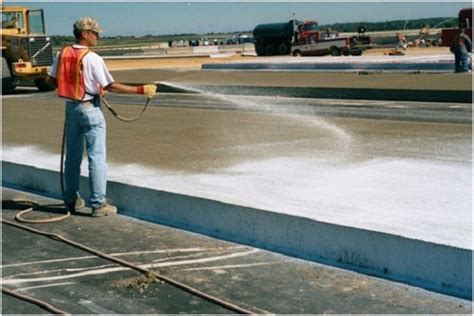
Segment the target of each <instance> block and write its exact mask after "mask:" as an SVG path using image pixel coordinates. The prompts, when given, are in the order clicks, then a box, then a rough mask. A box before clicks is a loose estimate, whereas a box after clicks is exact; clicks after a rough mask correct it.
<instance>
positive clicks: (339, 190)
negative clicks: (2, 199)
mask: <svg viewBox="0 0 474 316" xmlns="http://www.w3.org/2000/svg"><path fill="white" fill-rule="evenodd" d="M276 99H277V98H273V99H265V101H264V102H262V99H259V98H256V99H253V100H251V99H248V98H247V99H243V101H242V100H239V99H238V98H237V99H235V98H232V99H229V98H228V97H222V98H217V99H216V98H215V95H214V96H209V97H208V98H196V99H194V98H188V99H182V100H177V101H176V102H177V103H180V102H181V103H182V106H181V107H177V108H169V107H168V108H167V107H166V106H167V105H168V104H169V101H168V100H167V99H166V98H164V99H159V101H158V102H157V104H156V105H162V106H165V107H162V108H159V107H156V108H152V109H151V110H150V112H148V113H147V117H146V118H144V120H143V121H142V124H139V125H127V128H125V129H124V128H123V125H120V123H117V122H115V121H109V122H108V123H109V135H114V136H113V137H110V136H109V157H110V161H111V162H112V164H111V172H110V173H111V178H112V179H113V180H115V181H117V183H119V182H122V183H130V184H132V185H135V186H141V187H143V186H146V187H147V188H150V189H152V191H154V190H162V191H164V192H165V193H166V192H168V193H169V192H175V193H178V194H180V195H185V196H195V197H201V198H204V199H208V200H211V201H214V202H216V201H219V202H223V203H225V204H230V205H234V206H242V208H244V209H246V208H250V209H258V210H267V211H271V212H273V214H275V213H277V214H283V215H284V214H291V215H293V216H295V215H296V216H297V218H296V219H295V222H292V223H294V224H295V226H294V227H293V226H290V225H286V223H288V222H289V221H285V220H279V221H277V222H278V223H279V224H280V225H281V226H278V229H279V228H280V227H281V228H285V229H286V230H281V231H279V233H280V234H281V235H279V236H280V237H281V239H279V240H278V242H280V241H283V242H286V243H287V244H286V246H288V242H295V243H298V242H299V240H298V238H296V237H297V236H296V235H285V234H286V232H287V231H288V229H289V230H292V229H293V228H295V232H294V233H303V231H301V229H300V231H298V228H297V227H300V226H298V224H300V223H301V222H300V220H303V221H305V220H306V219H309V222H310V223H312V224H311V225H313V224H314V223H316V222H317V223H320V222H319V221H322V222H326V223H330V224H332V226H331V225H330V226H331V227H333V226H334V227H335V226H338V225H343V226H346V227H355V228H358V229H359V230H368V231H370V232H373V231H376V232H380V233H382V235H384V234H389V235H391V236H396V237H397V238H395V240H397V241H398V240H407V239H408V240H416V241H421V242H422V244H425V245H429V247H428V248H426V249H429V250H428V252H427V253H429V254H432V251H431V250H432V249H449V251H451V250H452V251H454V252H457V253H462V254H463V255H462V256H463V258H464V259H462V260H458V257H456V256H451V257H450V256H447V258H448V257H449V258H448V259H449V260H452V261H451V263H450V264H449V265H448V266H449V267H450V268H449V269H450V271H451V272H449V273H447V272H446V271H447V270H444V269H445V268H446V265H443V264H440V262H438V261H436V260H433V257H430V256H429V255H426V256H422V257H419V258H417V260H418V259H419V260H425V261H423V263H420V262H418V263H415V261H416V260H415V261H413V260H412V259H411V257H410V259H407V262H408V266H410V265H414V266H417V267H418V268H419V270H424V271H422V272H427V273H428V274H429V275H438V276H441V277H443V278H444V277H448V278H450V281H449V282H452V281H453V280H458V279H462V282H463V284H464V285H463V286H464V289H466V288H465V286H466V285H467V284H468V283H469V284H471V282H470V280H471V279H472V274H471V273H470V267H471V263H472V243H471V235H472V218H471V208H472V207H471V200H470V196H471V191H470V188H471V184H472V180H471V176H470V175H471V170H470V166H471V160H472V159H471V148H472V146H471V140H472V136H471V126H470V122H464V123H463V124H450V123H448V122H450V121H449V119H446V118H445V117H446V115H447V114H449V113H451V112H452V111H456V109H454V108H452V107H451V106H444V105H443V106H437V105H432V106H431V109H432V110H439V113H440V114H439V116H438V119H441V120H443V117H444V119H445V121H442V122H443V123H439V121H437V122H436V123H435V122H433V121H430V119H427V120H424V121H423V123H420V122H419V121H418V120H417V119H415V120H414V121H411V122H407V121H403V119H402V121H400V117H398V118H396V119H392V118H393V116H392V114H390V113H394V112H397V111H394V112H389V114H386V115H385V116H383V120H380V118H379V119H378V120H373V119H350V118H342V119H341V118H320V117H317V116H312V115H311V114H310V113H311V112H308V113H306V114H304V115H303V116H301V115H294V114H295V113H294V112H292V111H287V110H288V109H291V108H294V107H297V105H298V102H297V100H296V99H288V100H287V101H288V102H289V104H288V106H287V107H284V109H285V111H282V112H277V113H274V112H272V108H273V107H274V105H275V102H276V101H275V100H276ZM120 100H121V101H120ZM120 100H117V101H120V102H121V103H122V104H123V105H122V106H119V109H121V110H124V111H133V110H134V109H136V108H133V107H129V106H127V105H137V104H139V103H140V102H139V101H138V99H134V98H123V99H120ZM267 102H268V103H267ZM25 103H26V102H17V101H16V100H8V102H6V101H5V100H4V108H3V110H4V112H3V113H4V119H5V122H4V142H7V143H8V144H12V145H14V146H15V147H16V146H17V145H18V144H25V145H33V146H38V147H30V148H6V150H5V147H4V158H6V157H7V154H6V153H7V152H8V154H11V156H9V157H10V158H8V160H10V161H14V162H22V160H21V159H24V160H23V162H26V163H28V162H31V161H33V160H34V161H35V164H36V165H37V166H39V167H41V168H43V167H44V166H48V167H47V168H48V169H49V166H54V167H52V168H51V170H57V167H56V165H57V161H58V160H59V159H58V157H57V156H51V153H54V152H56V153H57V142H56V141H55V140H58V139H60V135H59V134H60V130H61V124H62V115H63V113H62V111H61V109H62V108H61V106H62V105H61V104H60V101H57V100H54V99H53V98H51V97H48V95H44V98H43V99H41V97H35V99H34V100H31V99H30V100H28V103H27V104H25ZM229 104H230V105H231V106H229ZM213 106H214V108H213ZM391 106H394V107H398V109H400V111H403V112H405V111H412V110H414V109H413V108H412V107H411V105H410V104H385V105H384V106H383V107H381V109H380V110H376V112H378V113H383V112H384V111H385V110H386V108H387V107H391ZM194 107H196V108H194ZM316 107H317V108H321V107H320V106H319V107H318V105H317V104H316ZM332 108H336V109H337V108H339V109H341V108H342V106H338V105H337V104H335V105H334V106H332ZM407 108H408V110H407ZM469 108H470V107H469ZM265 109H268V111H266V110H265ZM359 109H360V107H354V108H352V109H350V110H348V112H347V116H352V115H354V113H359ZM414 111H415V112H416V110H414ZM470 111H471V110H470V109H469V110H468V111H465V112H463V113H464V114H466V115H469V117H470V116H471V113H472V112H470ZM370 112H372V111H370ZM25 113H27V114H25ZM35 113H36V114H35ZM297 113H298V112H297ZM275 114H276V115H275ZM38 115H39V116H40V117H43V116H44V115H48V118H49V119H48V121H47V122H43V121H41V120H38V119H37V118H38ZM7 122H10V124H8V123H7ZM11 122H15V124H12V123H11ZM148 141H151V142H152V143H153V146H144V143H147V142H148ZM38 148H40V150H38ZM42 150H45V151H46V153H45V155H44V156H43V155H42V154H41V151H42ZM31 157H35V158H34V159H32V158H31ZM37 163H38V164H37ZM453 175H454V176H453ZM26 179H27V178H26ZM51 179H52V180H51V181H50V182H51V183H46V184H44V183H43V184H41V186H40V187H39V188H44V187H46V188H50V187H52V186H53V184H55V183H56V180H54V179H57V175H53V176H51ZM152 191H145V192H146V193H148V192H152ZM52 192H56V194H57V192H58V191H57V188H53V190H52ZM117 192H120V193H118V194H117V197H118V198H119V199H120V198H123V197H124V196H128V195H126V194H125V193H124V192H123V191H117ZM134 192H135V191H134ZM114 198H115V197H114ZM198 200H199V199H197V200H191V201H198ZM186 201H189V200H186ZM155 202H156V204H153V203H155ZM123 203H124V204H123V205H126V204H125V203H126V201H123ZM134 203H135V201H134ZM150 203H151V204H150V205H148V206H146V207H143V208H142V209H149V210H150V211H151V213H150V214H151V215H149V218H153V217H154V218H155V219H156V218H159V219H160V220H161V221H166V220H168V221H169V222H170V223H174V225H177V226H178V225H181V227H185V225H186V223H189V222H190V217H189V216H193V220H198V224H196V225H194V226H193V225H191V228H193V229H201V231H202V232H206V233H213V234H220V237H223V238H229V236H231V235H232V234H234V233H235V234H234V237H235V236H237V237H235V238H239V237H241V238H242V236H246V237H245V238H246V242H249V243H250V242H255V240H258V242H259V243H260V244H265V243H266V242H267V240H266V239H265V238H268V239H270V241H272V238H273V237H274V236H275V235H272V234H275V233H278V229H277V228H275V227H273V228H272V227H268V229H267V227H266V229H267V230H261V229H259V224H258V223H253V225H251V226H249V223H248V222H247V223H242V225H241V226H242V227H237V228H238V229H240V231H237V232H235V231H232V233H229V232H226V231H216V230H215V229H212V226H213V225H214V226H217V225H222V227H225V228H226V229H229V228H231V229H235V228H236V227H229V226H232V224H231V223H229V222H228V219H229V217H227V219H226V218H225V217H218V220H217V221H216V222H213V223H211V224H210V223H202V221H204V219H206V217H205V216H204V217H202V216H201V214H203V213H199V212H197V213H196V214H197V215H196V214H194V212H191V213H189V214H186V212H184V209H183V212H182V213H179V214H174V213H173V212H172V211H171V209H172V208H169V209H167V210H166V211H165V212H164V213H166V216H168V215H170V216H175V215H176V216H177V217H171V218H172V219H170V218H169V217H168V218H166V217H164V216H161V215H163V214H164V213H161V212H162V211H163V210H164V209H161V210H159V211H158V213H157V214H156V213H153V212H154V210H155V207H156V205H160V204H161V201H160V200H159V198H158V199H157V200H153V201H151V200H150ZM186 203H187V202H186ZM217 204H218V203H217ZM185 205H186V204H185ZM218 205H219V204H218ZM169 206H170V205H165V206H164V208H165V209H166V208H168V207H169ZM187 206H188V207H189V204H187ZM203 209H205V208H204V207H203ZM212 209H213V210H215V213H216V214H219V212H218V208H212ZM168 210H169V212H168ZM351 210H356V211H355V212H351ZM362 214H364V215H362ZM379 214H382V215H383V216H381V217H377V216H378V215H379ZM433 214H435V216H433ZM220 215H221V216H222V214H220ZM160 216H161V217H160ZM199 216H201V218H199ZM313 216H314V217H313ZM388 216H390V217H388ZM237 217H238V216H237ZM283 217H284V216H283ZM275 218H282V217H275ZM284 218H285V219H287V218H286V217H284ZM387 218H390V220H387ZM243 219H245V217H243V218H240V220H243ZM272 223H274V222H273V221H272ZM413 223H423V225H420V224H417V225H413ZM446 223H449V224H448V225H446ZM194 224H195V223H194ZM284 224H285V225H284ZM201 225H204V226H201ZM206 225H207V226H206ZM311 227H313V228H314V227H318V226H317V225H316V226H311ZM214 228H215V227H214ZM359 230H357V229H356V231H359ZM244 233H245V234H244ZM249 233H250V234H249ZM292 234H293V233H292ZM249 236H251V237H249ZM253 236H258V237H259V238H260V237H263V239H254V240H252V238H253ZM285 236H286V237H285ZM288 236H292V237H291V238H288ZM305 236H306V237H305V238H306V239H304V240H305V242H308V243H309V244H310V245H311V247H313V248H311V250H308V248H304V247H303V248H301V247H296V245H294V244H292V245H291V246H295V248H294V249H293V251H295V252H298V250H300V249H304V250H303V251H301V253H300V254H299V255H304V256H306V257H307V258H310V257H311V258H319V259H321V255H322V254H324V255H326V254H329V253H330V251H328V249H322V250H323V252H321V249H315V248H314V247H316V248H317V247H318V245H317V243H314V238H313V239H311V238H309V237H310V236H314V235H311V234H310V233H305ZM351 236H352V235H344V239H345V240H350V239H351ZM377 236H379V235H377ZM332 237H333V235H331V237H327V241H328V242H329V245H334V244H333V241H334V240H338V238H334V239H333V238H332ZM398 237H400V238H398ZM377 241H378V240H377ZM269 245H270V246H271V247H273V248H274V249H275V250H277V249H276V248H278V247H280V248H279V250H280V251H287V253H288V251H290V250H291V249H288V248H291V247H288V248H287V249H283V248H282V244H280V243H279V244H277V245H275V244H272V243H269ZM371 245H372V244H371V243H370V242H369V243H366V244H364V246H366V247H368V248H370V247H371ZM401 245H403V243H397V246H398V247H401V248H403V247H402V246H401ZM300 246H301V245H300ZM346 246H347V245H345V246H344V247H343V248H342V249H346V250H347V249H349V250H350V251H352V252H349V253H353V251H354V249H355V248H353V247H354V245H353V244H351V245H350V247H348V248H345V247H346ZM379 246H380V244H379ZM438 246H439V247H438ZM262 247H263V246H262ZM445 247H446V248H445ZM386 249H390V248H386ZM379 250H380V249H378V248H373V249H372V250H368V251H366V250H364V252H363V255H360V254H361V253H360V252H359V253H358V255H357V256H355V255H354V256H347V255H346V256H341V251H342V250H341V248H339V250H338V251H336V252H333V253H332V254H331V255H330V256H329V257H330V258H331V260H333V261H335V262H336V264H337V260H338V258H344V260H345V261H348V262H346V263H348V264H355V266H358V267H359V268H360V267H361V266H362V267H364V264H362V265H361V262H362V263H363V262H364V260H366V259H367V260H369V262H370V263H371V267H372V266H375V267H376V271H378V272H377V273H379V275H384V268H387V266H386V265H385V261H384V262H383V264H380V261H377V260H378V259H377V260H375V259H374V257H373V256H374V255H375V256H380V255H381V254H385V253H384V252H380V251H379ZM405 250H406V251H408V252H407V253H406V254H409V253H410V251H413V248H406V249H405ZM414 253H417V254H419V252H416V251H413V252H412V253H411V254H412V255H413V254H414ZM292 255H298V253H296V254H293V253H292ZM438 255H440V257H443V255H442V252H438ZM382 257H383V255H382ZM385 259H390V260H388V261H392V259H391V258H389V257H385ZM312 260H313V259H312ZM374 260H375V261H374ZM374 263H376V264H374ZM395 263H396V264H398V263H399V262H398V261H397V260H395V261H393V262H392V264H395ZM456 265H460V267H459V266H457V267H456ZM428 267H429V268H428ZM430 269H433V270H430ZM438 269H442V272H440V271H441V270H438ZM408 270H409V269H408ZM428 270H430V271H428ZM468 270H469V271H468ZM388 271H390V272H391V273H392V271H397V272H394V274H396V273H398V272H399V270H393V269H392V268H390V269H388ZM404 271H406V270H404ZM459 271H463V272H462V273H460V272H459ZM412 272H413V271H412ZM454 275H457V277H454V279H452V277H453V276H454ZM388 277H390V276H388ZM397 277H400V275H397ZM416 277H417V276H416V274H415V279H416ZM413 280H414V279H412V280H411V281H413ZM424 280H426V279H424ZM409 281H410V280H409ZM418 281H419V280H418ZM437 282H438V283H437V284H438V285H437V286H435V287H430V288H436V289H437V290H439V289H440V287H446V283H445V285H444V286H441V283H443V282H444V281H441V282H440V281H439V280H438V281H437ZM420 283H423V282H419V283H418V284H420ZM423 286H426V284H424V285H423ZM463 291H464V290H463ZM471 291H472V290H471ZM454 292H456V291H454ZM450 293H453V291H452V290H451V292H450ZM456 293H457V294H454V295H464V296H469V294H466V293H470V292H469V289H467V292H464V294H460V293H459V292H456Z"/></svg>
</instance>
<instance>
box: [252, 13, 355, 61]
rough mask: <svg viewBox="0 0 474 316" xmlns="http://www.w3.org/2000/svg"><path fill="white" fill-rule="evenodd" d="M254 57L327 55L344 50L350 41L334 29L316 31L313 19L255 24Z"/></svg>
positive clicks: (316, 25)
mask: <svg viewBox="0 0 474 316" xmlns="http://www.w3.org/2000/svg"><path fill="white" fill-rule="evenodd" d="M253 36H254V39H255V51H256V53H257V55H258V56H273V55H289V54H290V53H292V54H297V55H327V54H333V55H334V54H336V53H337V54H342V53H343V52H344V51H347V50H348V48H349V45H350V40H349V39H346V38H342V37H339V34H338V33H337V32H333V31H331V30H320V29H319V25H318V23H317V22H316V21H304V22H302V21H298V20H296V19H292V20H290V21H289V22H285V23H271V24H260V25H257V26H256V27H255V29H254V31H253Z"/></svg>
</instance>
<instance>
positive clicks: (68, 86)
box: [56, 46, 89, 101]
mask: <svg viewBox="0 0 474 316" xmlns="http://www.w3.org/2000/svg"><path fill="white" fill-rule="evenodd" d="M88 52H89V49H88V48H74V47H72V46H66V47H64V48H63V49H62V50H61V53H60V55H59V60H58V68H57V72H56V82H57V85H58V90H57V91H58V96H60V97H62V98H67V99H70V100H74V101H82V100H83V99H84V97H85V95H86V87H85V83H84V73H83V71H82V69H83V65H82V59H83V58H84V56H86V54H87V53H88Z"/></svg>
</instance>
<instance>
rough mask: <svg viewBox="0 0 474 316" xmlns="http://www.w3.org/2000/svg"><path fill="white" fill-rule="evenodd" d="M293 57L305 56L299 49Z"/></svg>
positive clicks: (294, 52)
mask: <svg viewBox="0 0 474 316" xmlns="http://www.w3.org/2000/svg"><path fill="white" fill-rule="evenodd" d="M293 56H295V57H301V56H303V54H302V53H301V51H300V50H299V49H297V50H295V51H293Z"/></svg>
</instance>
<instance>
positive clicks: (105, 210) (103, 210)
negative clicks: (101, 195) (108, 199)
mask: <svg viewBox="0 0 474 316" xmlns="http://www.w3.org/2000/svg"><path fill="white" fill-rule="evenodd" d="M115 214H117V207H115V206H113V205H111V204H108V203H106V204H104V205H102V206H99V207H95V208H93V209H92V216H93V217H102V216H110V215H115Z"/></svg>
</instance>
